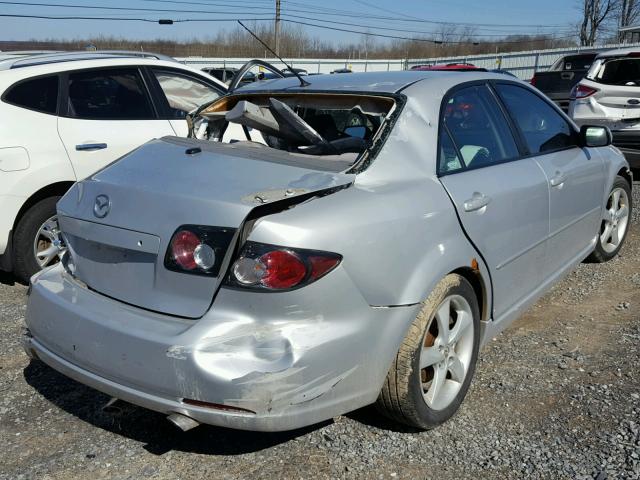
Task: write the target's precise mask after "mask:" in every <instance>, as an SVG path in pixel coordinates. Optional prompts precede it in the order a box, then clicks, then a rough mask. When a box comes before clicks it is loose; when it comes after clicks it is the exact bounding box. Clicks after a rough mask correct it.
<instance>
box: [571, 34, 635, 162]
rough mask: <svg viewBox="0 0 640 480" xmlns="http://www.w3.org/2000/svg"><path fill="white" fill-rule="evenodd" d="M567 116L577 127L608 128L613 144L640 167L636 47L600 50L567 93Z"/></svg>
mask: <svg viewBox="0 0 640 480" xmlns="http://www.w3.org/2000/svg"><path fill="white" fill-rule="evenodd" d="M569 116H570V117H571V118H572V119H573V120H574V121H575V122H576V123H577V124H578V125H580V126H582V125H604V126H607V127H609V128H610V129H611V131H612V134H613V144H614V145H615V146H617V147H618V148H620V150H621V151H622V152H623V153H624V154H625V157H627V161H628V162H629V164H630V165H631V167H632V168H640V49H638V47H635V48H623V49H619V50H610V51H608V52H603V53H600V54H599V55H598V56H597V57H596V58H595V60H594V61H593V63H592V65H591V68H590V69H589V72H588V73H587V75H586V76H585V78H583V79H582V80H581V81H580V82H579V83H578V84H577V85H576V86H575V87H574V88H573V91H572V92H571V103H570V104H569Z"/></svg>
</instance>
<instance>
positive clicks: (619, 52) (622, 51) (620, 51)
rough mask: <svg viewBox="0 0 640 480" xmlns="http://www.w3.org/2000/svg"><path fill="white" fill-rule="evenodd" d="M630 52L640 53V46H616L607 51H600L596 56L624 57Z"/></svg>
mask: <svg viewBox="0 0 640 480" xmlns="http://www.w3.org/2000/svg"><path fill="white" fill-rule="evenodd" d="M630 53H637V54H638V55H640V47H629V48H616V49H615V50H607V51H606V52H600V53H599V54H598V56H597V57H596V58H607V57H624V56H625V55H629V54H630Z"/></svg>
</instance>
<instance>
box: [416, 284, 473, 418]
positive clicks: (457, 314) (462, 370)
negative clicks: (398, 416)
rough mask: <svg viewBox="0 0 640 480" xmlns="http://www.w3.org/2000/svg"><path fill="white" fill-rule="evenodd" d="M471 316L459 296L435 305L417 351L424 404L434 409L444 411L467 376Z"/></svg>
mask: <svg viewBox="0 0 640 480" xmlns="http://www.w3.org/2000/svg"><path fill="white" fill-rule="evenodd" d="M473 340H474V325H473V313H472V310H471V306H470V305H469V302H467V300H466V299H465V298H464V297H462V296H460V295H451V296H449V297H447V298H445V299H444V300H443V301H442V303H441V304H440V305H439V306H438V308H437V310H436V313H435V315H434V317H433V318H432V319H431V322H430V324H429V327H428V328H427V332H426V334H425V337H424V341H423V344H422V350H421V352H420V380H421V383H422V392H423V397H424V401H425V402H426V404H427V405H428V406H429V407H430V408H431V409H433V410H442V409H444V408H447V407H448V406H449V405H450V404H451V402H452V401H453V400H454V399H455V398H456V395H457V394H458V392H459V391H460V389H461V388H462V384H463V383H464V380H465V378H466V376H467V372H468V371H469V367H470V364H471V358H472V356H473Z"/></svg>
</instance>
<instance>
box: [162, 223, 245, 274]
mask: <svg viewBox="0 0 640 480" xmlns="http://www.w3.org/2000/svg"><path fill="white" fill-rule="evenodd" d="M234 233H235V229H232V228H223V227H207V226H201V225H183V226H181V227H180V228H178V230H176V232H175V233H174V234H173V235H172V237H171V241H170V242H169V248H168V249H167V254H166V255H165V258H164V265H165V267H166V268H167V269H168V270H173V271H176V272H182V273H195V274H198V275H209V276H216V275H217V274H218V273H219V271H220V266H221V265H222V259H223V257H224V254H225V253H226V251H227V248H229V244H230V243H231V239H232V238H233V235H234Z"/></svg>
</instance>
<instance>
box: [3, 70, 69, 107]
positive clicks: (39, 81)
mask: <svg viewBox="0 0 640 480" xmlns="http://www.w3.org/2000/svg"><path fill="white" fill-rule="evenodd" d="M58 82H59V81H58V76H57V75H54V76H50V77H40V78H34V79H32V80H27V81H25V82H20V83H19V84H17V85H14V86H13V87H11V88H10V89H9V91H8V92H7V93H6V94H5V96H4V101H5V102H7V103H11V104H13V105H16V106H18V107H23V108H28V109H29V110H35V111H37V112H42V113H51V114H54V115H55V113H56V111H57V109H58Z"/></svg>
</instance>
